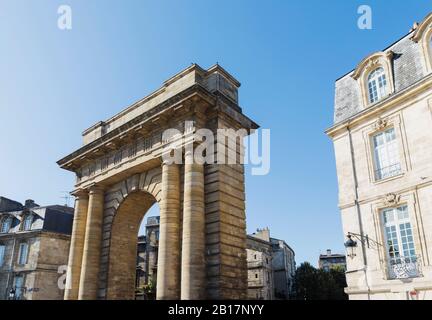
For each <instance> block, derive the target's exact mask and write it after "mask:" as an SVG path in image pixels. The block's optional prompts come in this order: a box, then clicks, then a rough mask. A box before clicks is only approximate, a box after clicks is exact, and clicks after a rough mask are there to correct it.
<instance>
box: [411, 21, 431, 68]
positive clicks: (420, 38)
mask: <svg viewBox="0 0 432 320" xmlns="http://www.w3.org/2000/svg"><path fill="white" fill-rule="evenodd" d="M411 40H412V41H414V42H416V43H419V44H420V45H421V48H422V51H423V55H424V57H425V65H426V70H427V72H431V71H432V48H431V40H432V13H430V14H429V15H428V16H427V17H426V18H424V19H423V21H422V22H421V23H420V24H419V25H418V26H417V28H416V29H415V31H414V33H413V35H412V37H411Z"/></svg>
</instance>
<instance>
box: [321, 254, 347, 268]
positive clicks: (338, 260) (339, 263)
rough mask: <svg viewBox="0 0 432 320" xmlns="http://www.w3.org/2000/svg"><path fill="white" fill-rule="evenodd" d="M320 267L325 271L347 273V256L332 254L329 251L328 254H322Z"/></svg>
mask: <svg viewBox="0 0 432 320" xmlns="http://www.w3.org/2000/svg"><path fill="white" fill-rule="evenodd" d="M318 267H319V268H320V269H322V270H324V271H330V270H331V269H341V270H344V271H346V256H345V255H344V254H339V253H332V251H331V250H330V249H328V250H327V252H326V254H320V256H319V260H318Z"/></svg>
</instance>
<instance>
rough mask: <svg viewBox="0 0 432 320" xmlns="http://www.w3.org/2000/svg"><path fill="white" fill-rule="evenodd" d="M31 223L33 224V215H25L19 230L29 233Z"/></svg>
mask: <svg viewBox="0 0 432 320" xmlns="http://www.w3.org/2000/svg"><path fill="white" fill-rule="evenodd" d="M32 223H33V215H32V214H27V215H25V217H24V220H23V222H22V227H21V230H22V231H29V230H30V229H31V226H32Z"/></svg>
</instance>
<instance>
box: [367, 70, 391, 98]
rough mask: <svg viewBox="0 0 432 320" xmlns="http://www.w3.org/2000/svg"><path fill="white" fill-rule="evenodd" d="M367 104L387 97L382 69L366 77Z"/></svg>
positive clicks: (385, 80)
mask: <svg viewBox="0 0 432 320" xmlns="http://www.w3.org/2000/svg"><path fill="white" fill-rule="evenodd" d="M368 93H369V102H370V103H374V102H377V101H379V100H381V99H382V98H384V97H385V96H386V95H387V79H386V75H385V73H384V69H383V68H378V69H375V70H374V71H372V72H371V73H370V74H369V77H368Z"/></svg>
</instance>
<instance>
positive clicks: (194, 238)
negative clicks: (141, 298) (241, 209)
mask: <svg viewBox="0 0 432 320" xmlns="http://www.w3.org/2000/svg"><path fill="white" fill-rule="evenodd" d="M204 250H205V217H204V166H203V165H202V164H196V163H194V161H193V153H192V152H191V151H188V152H186V155H185V169H184V199H183V238H182V270H181V299H183V300H196V299H204V298H205V297H204V294H205V255H204V253H205V252H204Z"/></svg>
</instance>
